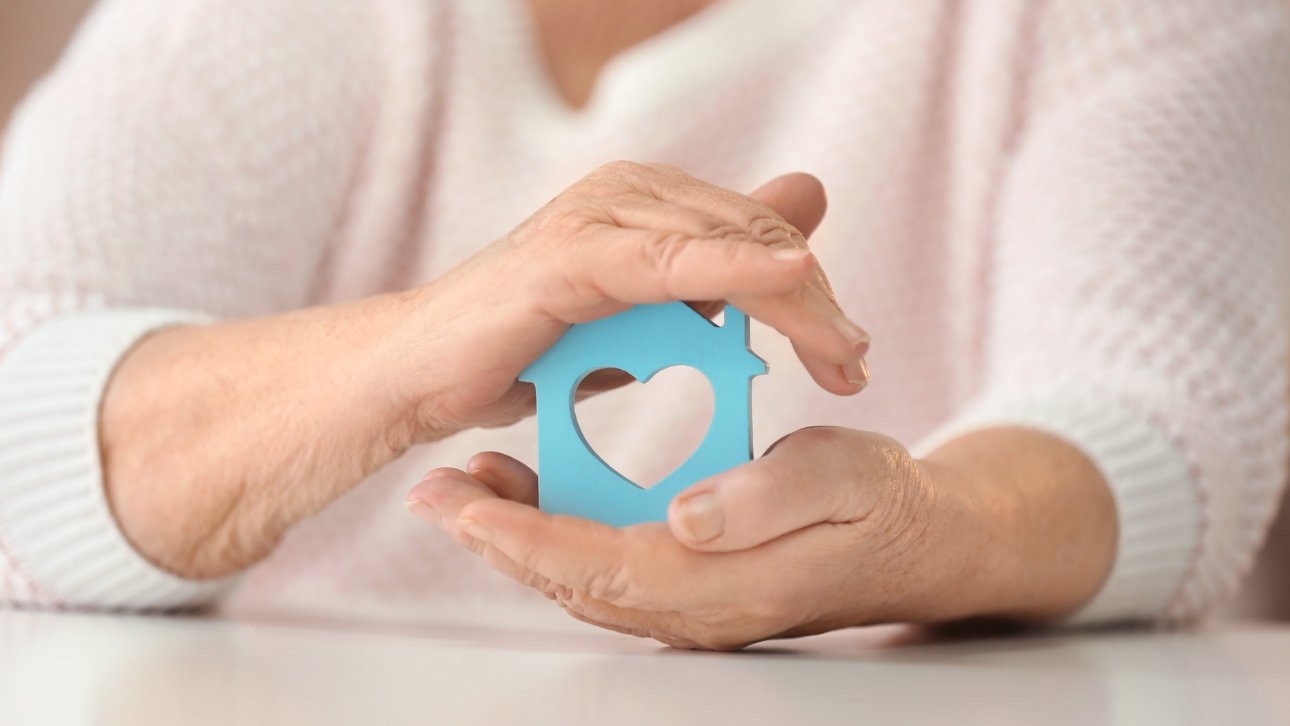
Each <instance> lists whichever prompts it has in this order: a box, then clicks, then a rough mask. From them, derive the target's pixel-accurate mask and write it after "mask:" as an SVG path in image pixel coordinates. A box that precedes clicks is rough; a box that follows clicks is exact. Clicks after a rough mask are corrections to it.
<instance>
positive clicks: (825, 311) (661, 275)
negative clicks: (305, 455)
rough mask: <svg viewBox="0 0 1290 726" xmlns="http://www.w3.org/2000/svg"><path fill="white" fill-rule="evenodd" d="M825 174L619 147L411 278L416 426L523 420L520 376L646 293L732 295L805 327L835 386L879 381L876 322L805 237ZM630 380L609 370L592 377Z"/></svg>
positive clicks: (436, 432)
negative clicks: (872, 325) (743, 188)
mask: <svg viewBox="0 0 1290 726" xmlns="http://www.w3.org/2000/svg"><path fill="white" fill-rule="evenodd" d="M824 208H825V199H824V190H823V188H822V186H821V185H820V183H819V182H818V181H817V180H816V179H815V178H814V177H811V176H809V175H806V174H790V175H786V176H781V177H778V178H776V179H774V180H773V181H771V182H770V183H768V184H766V185H765V186H763V187H762V188H761V189H759V190H758V191H756V192H754V193H753V194H752V196H745V195H742V194H738V193H735V192H732V191H728V190H726V189H722V188H720V187H716V186H713V185H711V184H708V183H706V182H702V181H700V180H698V179H695V178H694V177H692V176H690V175H688V174H686V173H685V172H683V171H681V170H679V169H676V168H674V167H670V166H664V165H657V164H636V163H631V162H614V163H611V164H607V165H605V166H602V167H600V168H599V169H597V170H595V171H594V172H592V173H591V174H589V175H587V176H586V177H584V178H583V179H582V180H580V181H579V182H577V183H576V184H574V185H573V186H571V187H570V188H569V189H567V190H565V191H564V192H563V193H561V194H560V195H559V196H557V197H556V198H555V199H553V200H551V202H550V203H548V204H547V205H546V206H545V207H543V208H542V209H541V210H539V211H538V212H537V213H536V214H534V215H533V216H532V217H530V218H529V219H527V220H526V221H525V222H523V223H522V224H521V225H520V226H519V227H517V228H516V229H515V230H513V231H512V232H510V233H509V234H507V235H506V236H505V237H503V238H502V239H500V240H498V241H497V242H494V243H493V244H492V245H490V246H488V247H487V248H485V249H484V250H482V251H480V252H479V253H478V254H476V255H475V256H474V257H472V258H471V259H469V260H467V261H466V262H464V263H463V264H461V265H460V266H458V267H457V268H455V269H453V270H451V271H450V272H449V273H447V274H446V275H445V276H443V277H442V278H440V279H438V280H436V281H434V282H432V283H429V284H427V285H425V286H422V287H420V288H416V289H413V290H410V291H408V292H406V293H400V294H398V295H397V296H396V299H397V300H398V304H399V305H401V306H405V309H406V311H407V316H406V318H405V319H406V321H407V325H408V327H406V328H405V329H404V331H403V334H401V335H399V336H397V337H398V339H399V340H400V343H399V345H400V346H401V348H402V349H401V350H400V351H399V359H400V360H403V361H407V362H409V363H410V364H411V365H413V366H415V369H413V370H408V371H404V372H402V373H401V374H399V375H393V376H391V377H390V380H392V381H395V383H393V384H392V385H394V386H396V391H395V392H394V393H395V398H394V400H396V401H400V402H402V403H403V405H406V406H407V409H406V410H407V411H409V412H410V413H409V415H407V416H405V417H404V419H405V420H406V422H408V423H409V425H410V427H411V428H410V430H409V431H408V432H407V434H408V437H409V438H410V441H413V442H414V441H426V440H432V439H437V438H441V437H443V436H446V435H449V434H451V433H453V432H455V431H458V430H461V429H464V428H467V427H473V426H500V425H505V424H508V423H512V422H514V421H516V420H518V419H520V418H522V417H524V416H526V415H529V414H530V413H531V412H532V410H533V396H534V394H533V388H532V386H530V385H529V384H523V383H518V382H517V381H516V376H518V375H519V374H520V372H521V371H523V370H524V368H526V367H527V366H528V365H529V364H530V363H532V362H533V361H534V360H536V359H537V358H538V357H539V356H540V355H541V354H542V353H543V352H544V351H545V350H547V348H549V347H550V346H551V345H552V344H554V343H555V342H556V340H557V339H559V337H560V336H561V335H562V334H563V333H564V331H565V330H566V329H567V328H568V327H569V326H570V325H572V324H574V323H582V322H587V321H590V320H594V319H597V318H603V317H607V316H609V315H613V314H615V313H618V312H621V311H623V310H625V309H627V308H628V307H630V306H632V305H635V304H639V303H660V302H667V301H673V300H685V301H691V302H692V303H695V304H696V308H697V309H698V310H700V311H702V312H711V311H715V310H716V309H717V308H716V306H717V305H719V304H720V302H721V301H729V302H730V303H732V304H734V305H736V306H737V307H739V308H740V309H741V310H743V311H744V312H746V313H748V314H749V315H751V316H752V317H754V318H757V319H758V320H761V321H762V322H764V323H766V324H768V325H771V326H772V327H774V328H776V329H777V330H779V331H780V332H781V333H783V334H784V335H786V336H787V337H788V338H790V339H791V341H792V343H793V346H794V349H795V350H796V351H797V354H798V356H799V357H800V359H801V360H802V363H803V364H804V365H805V367H806V368H807V370H808V371H809V372H810V374H811V376H812V377H813V378H814V379H815V381H816V382H817V383H818V384H819V385H820V386H821V387H823V388H824V389H825V390H828V391H830V392H832V393H836V394H841V395H849V394H854V393H857V392H859V391H860V390H861V389H863V388H864V386H865V384H866V383H867V381H868V371H867V369H866V367H865V363H864V355H865V353H866V352H867V350H868V346H869V342H868V335H867V334H865V333H864V331H863V330H861V328H860V327H859V326H857V325H856V324H855V323H853V322H851V321H850V320H848V319H847V318H846V316H845V315H844V314H843V313H842V311H841V310H840V309H839V308H838V305H837V302H836V300H835V298H834V296H833V292H832V290H831V289H830V287H829V285H828V282H827V280H826V278H825V277H824V275H823V272H822V271H821V270H820V268H819V265H818V264H817V262H816V260H815V258H814V257H813V256H812V255H811V254H810V253H809V250H808V249H807V248H806V235H809V234H810V233H811V232H812V231H813V230H814V229H815V227H816V226H817V225H818V224H819V221H820V219H821V218H822V217H823V214H824ZM625 382H627V379H625V377H624V376H623V375H622V374H618V375H613V374H612V373H610V372H608V371H604V372H601V373H599V374H595V375H594V376H593V377H592V378H589V383H590V386H589V388H590V389H591V390H596V389H604V388H610V387H613V386H616V385H621V384H622V383H625Z"/></svg>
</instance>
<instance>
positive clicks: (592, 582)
mask: <svg viewBox="0 0 1290 726" xmlns="http://www.w3.org/2000/svg"><path fill="white" fill-rule="evenodd" d="M631 588H632V577H631V573H630V572H629V571H628V568H627V566H626V565H625V564H623V563H617V564H614V565H612V566H610V567H608V568H605V569H601V570H597V571H596V572H593V573H592V574H591V576H590V577H588V578H587V582H586V588H585V591H586V593H587V596H588V597H592V598H595V599H596V600H604V601H605V602H611V603H617V602H622V601H623V600H625V599H626V598H627V595H628V593H630V592H631Z"/></svg>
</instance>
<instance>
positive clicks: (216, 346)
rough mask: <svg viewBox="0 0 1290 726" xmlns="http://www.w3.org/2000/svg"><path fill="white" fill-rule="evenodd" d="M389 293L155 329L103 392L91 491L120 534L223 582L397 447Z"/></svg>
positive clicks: (169, 565) (185, 572)
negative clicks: (101, 490)
mask: <svg viewBox="0 0 1290 726" xmlns="http://www.w3.org/2000/svg"><path fill="white" fill-rule="evenodd" d="M394 299H395V298H393V297H392V296H386V297H378V298H371V299H368V300H364V301H361V302H358V303H353V304H350V305H345V306H334V307H325V308H313V309H307V310H302V311H298V312H293V313H288V314H284V315H277V316H271V317H264V318H258V319H253V320H246V321H238V322H226V323H219V324H214V325H209V326H194V327H179V328H170V329H164V330H161V331H158V332H156V333H154V334H152V335H150V336H148V337H146V338H144V339H143V340H142V341H141V342H140V343H139V344H137V345H136V346H135V347H134V348H133V349H132V350H131V351H130V352H129V353H128V354H127V355H126V356H125V357H124V358H123V360H122V361H121V362H120V364H119V365H118V367H117V369H116V371H115V373H114V374H113V376H112V378H111V380H110V383H109V385H108V388H107V390H106V392H105V394H104V398H103V404H102V408H101V411H100V427H99V436H100V444H101V450H102V456H103V471H104V484H105V487H106V492H107V496H108V500H109V502H110V504H111V507H112V510H113V513H114V514H115V516H116V518H117V520H118V523H119V525H120V527H121V529H122V531H123V532H124V533H125V535H126V537H127V538H128V539H129V540H130V541H131V543H132V544H133V545H134V546H135V548H136V549H138V550H139V551H140V552H141V553H142V554H143V555H144V556H145V557H147V558H148V559H150V560H152V561H153V562H154V563H156V564H157V565H159V566H161V567H162V568H164V569H166V570H169V571H171V572H174V573H175V574H179V575H182V576H187V577H191V578H208V577H218V576H222V575H227V574H231V573H234V572H237V571H239V570H241V569H243V568H245V567H247V566H248V565H250V564H252V563H253V562H255V561H256V560H258V559H260V558H262V557H264V556H265V555H267V554H268V553H269V552H270V551H271V550H272V548H273V546H274V545H275V544H276V542H277V541H278V540H279V539H280V538H281V536H282V535H283V534H284V533H285V532H286V530H287V529H288V528H289V527H290V526H291V525H292V524H294V523H295V522H297V521H299V520H300V519H301V518H303V517H305V516H308V515H309V514H312V513H314V512H317V511H318V510H320V509H321V508H322V507H323V506H325V505H326V504H327V503H328V502H330V501H332V500H333V499H335V498H336V497H337V496H339V495H340V494H342V493H343V492H345V491H346V490H348V489H349V488H351V487H352V486H354V485H355V484H357V483H358V482H359V481H361V480H362V479H363V478H364V477H365V476H366V475H368V474H370V473H371V472H373V471H374V470H376V469H377V468H379V467H380V466H382V465H383V464H384V463H386V462H387V461H389V460H390V459H391V458H393V457H394V456H396V455H398V453H400V452H401V451H402V450H403V448H405V447H406V446H407V445H409V444H410V443H411V438H412V433H411V432H410V431H409V430H408V427H407V425H406V424H405V423H403V419H401V418H400V406H401V404H400V402H399V400H398V399H397V396H396V395H395V394H394V393H393V390H392V387H391V386H390V385H389V382H388V378H389V374H390V368H391V366H390V364H389V361H391V360H398V358H397V356H390V355H388V353H387V352H386V351H385V350H383V349H382V346H389V345H392V344H393V343H392V341H394V340H395V339H396V338H397V336H396V335H394V334H393V330H394V328H395V327H396V326H397V325H398V324H399V321H398V315H397V312H398V311H397V310H396V308H395V305H394V303H393V301H394Z"/></svg>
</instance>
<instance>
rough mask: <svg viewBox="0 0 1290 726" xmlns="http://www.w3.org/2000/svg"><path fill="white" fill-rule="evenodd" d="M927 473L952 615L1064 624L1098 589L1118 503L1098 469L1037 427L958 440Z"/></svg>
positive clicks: (1107, 564)
mask: <svg viewBox="0 0 1290 726" xmlns="http://www.w3.org/2000/svg"><path fill="white" fill-rule="evenodd" d="M920 467H922V468H923V469H924V470H926V471H927V472H928V475H929V476H930V477H932V478H933V480H934V488H935V490H936V492H937V501H938V504H939V505H938V507H937V508H936V516H938V517H939V518H940V524H939V528H938V530H939V531H940V532H941V534H942V536H940V537H939V538H938V541H939V545H940V547H941V548H942V549H943V550H944V552H943V554H942V555H941V557H942V559H943V561H945V562H946V563H948V564H949V565H950V566H952V567H953V569H954V570H955V571H956V572H957V573H958V576H957V577H954V578H947V584H948V585H949V591H948V592H946V593H943V595H944V596H945V597H946V600H945V602H946V605H947V607H946V609H947V612H945V613H942V617H941V618H940V619H956V618H965V617H975V616H990V617H1007V618H1015V619H1019V620H1028V621H1050V620H1055V619H1060V618H1061V617H1064V616H1066V615H1069V614H1070V613H1072V612H1074V611H1075V610H1077V609H1078V608H1079V607H1080V606H1081V605H1082V604H1083V603H1085V602H1087V601H1088V600H1089V599H1091V598H1092V597H1093V595H1095V594H1096V593H1097V591H1098V589H1099V588H1100V587H1101V584H1102V582H1103V581H1104V580H1105V578H1106V576H1107V574H1108V573H1109V571H1110V568H1111V566H1112V564H1113V561H1114V551H1115V543H1116V523H1115V506H1114V502H1113V501H1112V498H1111V495H1110V491H1109V489H1108V488H1107V486H1106V483H1105V481H1104V480H1103V479H1102V477H1101V475H1100V473H1099V472H1098V471H1097V469H1096V467H1095V466H1093V464H1092V463H1091V462H1089V461H1088V460H1087V459H1086V458H1085V457H1084V456H1083V455H1082V454H1080V453H1079V452H1078V451H1077V450H1075V449H1074V448H1073V447H1071V446H1070V445H1068V444H1067V443H1065V442H1064V441H1061V440H1059V439H1056V438H1055V437H1052V436H1050V435H1048V434H1044V433H1041V432H1039V431H1034V430H1029V429H1023V428H1002V427H1001V428H994V429H983V430H980V431H975V432H972V433H969V434H966V435H964V436H961V437H959V438H957V439H955V440H953V441H950V442H948V443H947V444H946V445H944V446H942V447H941V448H939V449H937V450H936V451H935V452H933V453H932V454H931V455H929V456H928V457H927V458H926V459H925V460H923V461H922V462H920Z"/></svg>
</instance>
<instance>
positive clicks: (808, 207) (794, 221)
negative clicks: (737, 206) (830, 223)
mask: <svg viewBox="0 0 1290 726" xmlns="http://www.w3.org/2000/svg"><path fill="white" fill-rule="evenodd" d="M748 196H750V197H752V198H753V199H756V200H757V201H759V202H761V203H762V204H765V205H766V206H768V207H770V208H771V209H773V210H775V211H776V212H778V213H779V216H781V217H783V218H784V221H786V222H788V223H789V224H791V225H793V226H794V227H796V228H797V231H799V232H801V233H802V234H803V235H804V236H806V237H810V236H811V233H812V232H814V231H815V228H816V227H818V226H820V220H822V219H824V212H825V210H826V209H827V208H828V206H829V202H828V199H827V198H826V197H825V195H824V185H823V184H822V183H820V180H819V179H816V178H815V177H813V176H811V175H810V174H806V173H803V172H794V173H792V174H785V175H783V176H778V177H775V178H774V179H771V180H770V181H768V182H766V183H765V184H763V185H762V186H761V188H759V189H758V190H757V191H755V192H753V193H752V194H749V195H748Z"/></svg>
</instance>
